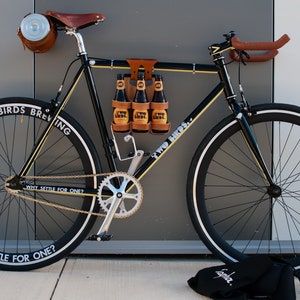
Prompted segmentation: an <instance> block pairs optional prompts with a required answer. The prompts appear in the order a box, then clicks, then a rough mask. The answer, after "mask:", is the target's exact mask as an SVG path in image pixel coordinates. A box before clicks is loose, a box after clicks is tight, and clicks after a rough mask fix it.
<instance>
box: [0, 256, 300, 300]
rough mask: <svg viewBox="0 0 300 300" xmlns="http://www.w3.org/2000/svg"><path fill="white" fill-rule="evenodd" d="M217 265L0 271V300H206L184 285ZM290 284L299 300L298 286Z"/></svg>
mask: <svg viewBox="0 0 300 300" xmlns="http://www.w3.org/2000/svg"><path fill="white" fill-rule="evenodd" d="M219 264H222V262H220V261H219V260H216V259H209V258H205V257H203V256H202V257H201V256H200V257H199V258H198V257H197V258H195V256H190V257H189V256H184V257H172V256H165V257H156V256H149V257H143V256H122V255H118V256H117V255H116V256H97V257H92V256H87V257H82V256H80V257H77V256H71V257H70V258H67V259H64V260H61V261H59V262H57V263H56V264H53V265H51V266H49V267H46V268H43V269H39V270H35V271H30V272H5V271H0V281H1V283H0V284H1V285H0V287H1V288H0V299H5V300H21V299H22V300H79V299H80V300H82V299H89V300H96V299H97V300H98V299H105V300H121V299H130V300H135V299H138V300H164V299H172V300H177V299H178V300H179V299H180V300H182V299H184V300H188V299H191V300H196V299H209V298H206V297H203V296H201V295H199V294H197V293H195V292H194V291H193V290H192V289H191V288H190V287H189V286H188V284H187V280H188V279H189V278H190V277H192V276H194V275H195V274H196V273H197V272H198V271H199V270H201V269H203V268H206V267H210V266H214V265H219ZM295 283H296V294H297V299H300V283H299V281H298V280H295Z"/></svg>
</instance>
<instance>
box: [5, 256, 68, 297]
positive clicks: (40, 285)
mask: <svg viewBox="0 0 300 300" xmlns="http://www.w3.org/2000/svg"><path fill="white" fill-rule="evenodd" d="M64 263H65V260H61V261H59V262H57V263H55V264H53V265H51V266H49V267H46V268H42V269H39V270H35V271H30V272H8V271H0V282H1V284H0V299H3V300H19V299H20V300H21V299H22V300H44V299H51V296H52V294H53V291H54V290H55V286H56V284H57V282H58V280H59V276H60V273H61V270H62V269H63V266H64Z"/></svg>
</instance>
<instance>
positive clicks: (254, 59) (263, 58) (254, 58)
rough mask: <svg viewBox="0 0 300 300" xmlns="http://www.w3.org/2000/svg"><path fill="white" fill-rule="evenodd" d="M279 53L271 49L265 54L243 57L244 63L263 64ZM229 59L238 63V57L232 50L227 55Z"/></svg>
mask: <svg viewBox="0 0 300 300" xmlns="http://www.w3.org/2000/svg"><path fill="white" fill-rule="evenodd" d="M278 53H279V51H278V50H277V49H273V50H270V51H267V52H266V53H261V54H251V55H250V57H249V58H247V57H245V56H244V57H243V60H244V62H265V61H268V60H271V59H273V58H274V57H275V56H276V55H277V54H278ZM229 55H230V57H231V58H232V59H233V60H235V61H240V58H239V56H238V55H237V53H236V52H235V51H234V50H230V53H229Z"/></svg>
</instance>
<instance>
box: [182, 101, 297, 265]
mask: <svg viewBox="0 0 300 300" xmlns="http://www.w3.org/2000/svg"><path fill="white" fill-rule="evenodd" d="M248 122H249V124H250V126H251V128H252V131H253V133H254V135H255V137H256V139H257V142H258V145H259V147H260V150H261V152H262V155H263V157H264V159H265V161H266V164H267V166H268V167H269V170H270V172H271V175H272V177H273V180H274V182H275V184H276V186H277V187H279V188H280V189H279V190H277V191H275V190H274V189H272V188H270V187H268V186H267V185H266V181H265V179H264V177H263V176H262V173H261V171H260V170H259V168H258V167H257V164H256V161H255V160H254V158H253V155H252V153H250V151H249V149H248V147H247V145H246V143H245V140H244V138H243V136H242V133H241V130H240V126H239V124H238V123H237V121H236V120H235V119H234V118H233V117H229V118H227V119H225V120H223V121H222V122H220V123H219V124H218V125H217V126H216V127H215V128H214V129H213V130H212V131H211V132H210V133H209V134H208V135H207V136H206V138H205V139H204V140H203V142H202V143H201V144H200V145H199V147H198V149H197V151H196V153H195V155H194V157H193V160H192V163H191V166H190V170H189V176H188V183H187V199H188V206H189V211H190V215H191V218H192V221H193V224H194V226H195V229H196V231H197V232H198V234H199V236H200V238H201V239H202V240H203V242H204V243H205V244H206V246H207V247H208V248H209V249H210V250H211V251H212V252H213V253H214V254H216V255H217V256H218V257H219V258H220V259H222V260H223V261H225V262H234V261H239V260H242V259H244V258H245V257H246V256H247V255H248V254H261V253H264V254H270V255H271V254H272V255H273V254H276V255H280V256H289V257H290V258H291V263H293V264H294V265H296V266H298V265H300V261H298V255H299V253H300V213H299V212H300V192H299V191H300V109H299V108H298V107H295V106H290V105H285V104H282V105H280V104H277V105H276V104H270V105H260V106H256V107H254V108H253V116H252V117H250V118H249V120H248Z"/></svg>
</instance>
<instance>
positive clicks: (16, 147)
mask: <svg viewBox="0 0 300 300" xmlns="http://www.w3.org/2000/svg"><path fill="white" fill-rule="evenodd" d="M46 105H47V104H45V103H44V102H42V101H38V100H33V99H29V98H6V99H1V101H0V124H1V125H0V181H1V189H0V269H2V270H13V271H16V270H31V269H36V268H41V267H44V266H47V265H49V264H52V263H54V262H56V261H58V260H60V259H61V258H63V257H65V256H66V255H67V254H68V253H70V252H71V251H72V250H73V249H74V248H75V247H77V246H78V245H79V244H80V242H81V241H82V240H83V239H84V238H85V237H86V236H87V234H88V232H89V230H90V229H91V227H92V225H93V224H94V221H95V217H92V216H91V215H88V214H83V213H78V212H71V211H67V210H64V209H60V208H57V207H51V206H46V205H43V204H41V203H37V202H32V201H29V200H26V199H24V198H22V197H18V196H17V195H12V194H11V193H8V192H7V190H6V189H5V187H4V184H5V181H6V180H7V178H8V177H9V176H14V175H15V174H16V173H17V172H18V171H20V169H21V167H22V166H23V164H24V162H25V161H26V159H27V157H28V155H29V154H30V153H31V150H32V147H33V145H34V143H35V141H37V139H38V138H39V136H40V135H41V132H42V131H43V128H44V127H45V125H46V124H47V123H48V121H47V120H48V116H47V114H46V113H45V110H44V108H45V107H46ZM99 170H100V166H99V163H98V159H97V154H96V151H95V150H94V147H93V145H92V143H91V141H90V139H89V138H88V136H87V135H86V133H85V131H84V130H83V129H82V128H81V127H80V126H79V125H78V123H77V122H75V121H74V119H72V118H71V117H70V116H69V115H68V114H66V113H61V115H60V117H59V119H58V120H57V121H56V123H55V126H54V128H53V129H52V130H51V132H50V134H49V137H48V138H47V140H46V142H45V145H44V146H43V148H42V150H41V151H40V153H39V154H38V157H37V159H36V161H35V163H34V167H33V168H32V170H30V173H29V174H28V175H34V176H46V175H48V176H63V175H76V174H77V175H82V174H93V173H97V172H99ZM26 183H27V184H31V185H35V184H38V185H42V186H44V187H45V189H47V186H50V185H51V186H55V187H56V189H58V188H60V189H62V188H66V187H68V186H70V184H72V186H73V187H74V186H76V187H78V190H74V194H75V193H78V192H80V188H81V187H88V188H93V189H94V188H97V180H96V179H95V178H93V177H89V178H84V179H82V178H80V179H79V178H78V179H76V180H75V183H74V179H72V182H71V179H63V180H62V179H59V180H58V179H56V180H55V179H43V180H42V179H27V180H26ZM19 194H20V196H21V194H22V195H26V196H29V197H32V198H36V199H41V200H43V201H47V202H50V203H53V204H59V205H64V206H69V207H71V208H74V209H81V210H85V211H89V212H92V211H97V210H98V208H99V207H98V203H97V202H98V201H97V200H96V199H95V198H96V197H93V196H90V197H89V196H74V197H73V196H72V197H71V196H68V195H59V196H58V195H56V194H51V193H41V192H39V191H35V192H30V191H19Z"/></svg>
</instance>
